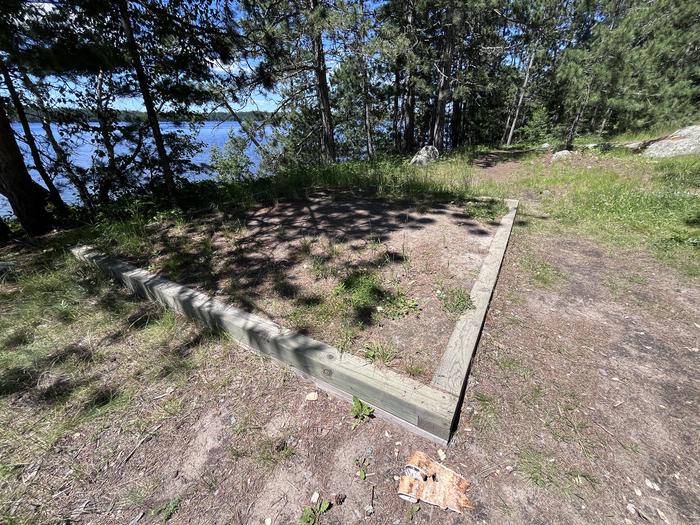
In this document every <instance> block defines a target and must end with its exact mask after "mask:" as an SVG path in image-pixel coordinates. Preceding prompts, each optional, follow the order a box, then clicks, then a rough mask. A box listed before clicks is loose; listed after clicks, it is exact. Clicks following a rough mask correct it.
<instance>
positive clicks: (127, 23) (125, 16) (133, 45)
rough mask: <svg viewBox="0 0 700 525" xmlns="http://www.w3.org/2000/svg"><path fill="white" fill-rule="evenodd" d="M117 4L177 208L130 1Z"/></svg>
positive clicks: (167, 190) (149, 121)
mask: <svg viewBox="0 0 700 525" xmlns="http://www.w3.org/2000/svg"><path fill="white" fill-rule="evenodd" d="M117 4H118V5H119V14H120V18H121V24H122V28H123V29H124V34H125V35H126V41H127V46H128V48H129V55H130V56H131V62H132V65H133V66H134V70H135V71H136V79H137V80H138V83H139V89H140V90H141V97H142V98H143V105H144V106H145V107H146V115H147V116H148V124H149V126H150V127H151V132H152V133H153V142H155V144H156V150H157V151H158V159H159V161H160V168H161V170H162V171H163V179H164V180H165V191H166V192H167V194H168V198H169V199H170V203H171V204H172V206H173V207H176V206H177V202H176V201H175V179H174V178H173V172H172V170H171V169H170V160H169V159H168V152H167V151H166V150H165V143H164V142H163V135H162V133H161V131H160V122H159V121H158V113H157V112H156V107H155V104H154V103H153V97H152V95H151V88H150V85H149V82H148V76H147V75H146V70H145V69H144V67H143V62H142V61H141V53H140V51H139V46H138V43H137V42H136V38H135V37H134V30H133V28H132V26H131V17H130V14H129V5H128V0H117Z"/></svg>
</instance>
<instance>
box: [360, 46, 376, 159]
mask: <svg viewBox="0 0 700 525" xmlns="http://www.w3.org/2000/svg"><path fill="white" fill-rule="evenodd" d="M362 102H363V104H364V109H365V111H364V113H365V136H366V142H367V158H369V159H373V158H374V153H375V152H374V137H373V133H372V113H371V111H370V110H371V108H370V104H369V80H368V78H367V63H366V62H365V61H364V58H363V60H362Z"/></svg>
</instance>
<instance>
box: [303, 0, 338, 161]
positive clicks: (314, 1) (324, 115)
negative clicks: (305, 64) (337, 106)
mask: <svg viewBox="0 0 700 525" xmlns="http://www.w3.org/2000/svg"><path fill="white" fill-rule="evenodd" d="M309 7H310V8H311V10H312V11H313V10H315V9H317V8H318V0H309ZM311 40H312V45H313V52H314V74H315V75H316V92H317V94H318V103H319V105H320V106H321V153H322V154H323V157H324V160H325V161H326V162H335V136H334V131H333V113H332V111H331V98H330V89H329V87H328V76H327V68H326V55H325V52H324V50H323V34H322V33H321V31H316V33H315V34H314V35H313V37H312V39H311Z"/></svg>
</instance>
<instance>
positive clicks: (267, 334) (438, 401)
mask: <svg viewBox="0 0 700 525" xmlns="http://www.w3.org/2000/svg"><path fill="white" fill-rule="evenodd" d="M71 252H72V253H73V255H74V256H75V257H76V258H78V259H79V260H82V261H85V262H88V263H92V264H95V265H96V266H98V267H99V268H101V269H103V270H106V271H107V272H109V273H110V274H111V275H112V276H113V277H115V278H116V279H117V280H118V281H120V282H121V283H122V284H123V285H125V286H126V287H127V288H129V289H130V290H132V291H133V292H134V293H136V294H138V295H141V296H142V297H146V298H148V299H150V300H153V301H156V302H158V303H160V304H162V305H163V306H165V307H168V308H170V309H172V310H174V311H176V312H177V313H179V314H182V315H184V316H186V317H189V318H191V319H193V320H195V321H199V322H201V323H203V324H205V325H207V326H208V327H210V328H212V329H220V330H224V331H226V332H227V333H228V334H230V335H231V336H232V337H233V338H234V340H236V341H237V342H238V343H239V344H240V345H242V346H243V347H245V348H247V349H249V350H252V351H254V352H256V353H259V354H262V355H266V356H269V357H271V358H273V359H275V360H276V361H278V362H281V363H282V364H284V365H286V366H289V367H291V368H292V369H293V370H294V371H295V372H297V373H299V374H300V375H301V376H302V377H305V378H307V379H311V380H313V381H314V382H315V383H316V384H318V385H319V387H321V388H323V389H324V390H327V391H329V392H330V393H331V394H333V395H335V396H337V397H340V398H342V399H348V400H351V399H352V396H353V395H355V396H357V397H359V398H360V399H362V400H363V401H365V402H366V403H368V404H370V405H371V406H372V407H374V408H375V411H376V412H377V414H378V415H379V416H380V417H381V416H385V417H387V418H388V419H390V420H392V421H393V422H399V423H401V424H402V425H403V426H405V427H406V428H408V429H410V430H412V431H414V432H416V433H417V434H419V435H422V436H424V437H429V438H430V439H432V440H434V441H437V442H439V443H446V442H447V441H448V440H449V437H450V431H451V427H452V421H453V419H454V415H455V412H456V411H457V406H458V401H459V400H458V398H457V397H456V396H454V395H452V394H450V393H447V392H442V391H439V390H437V389H435V388H432V387H431V386H429V385H425V384H422V383H419V382H417V381H415V380H413V379H410V378H407V377H404V376H402V375H400V374H398V373H397V372H394V371H392V370H390V369H386V368H382V369H380V368H379V367H377V366H375V365H373V364H371V363H370V362H369V361H366V360H364V359H361V358H359V357H357V356H354V355H352V354H346V353H342V352H340V351H339V350H338V349H336V348H334V347H331V346H329V345H326V344H325V343H322V342H320V341H316V340H314V339H311V338H310V337H307V336H304V335H302V334H299V333H298V332H295V331H292V330H288V329H286V328H284V327H282V326H280V325H278V324H276V323H274V322H272V321H269V320H267V319H263V318H261V317H258V316H256V315H254V314H251V313H249V312H245V311H243V310H241V309H238V308H235V307H233V306H230V305H227V304H225V303H223V302H221V301H219V300H217V299H214V298H212V297H210V296H208V295H206V294H204V293H201V292H198V291H196V290H193V289H191V288H188V287H185V286H181V285H179V284H177V283H173V282H172V281H168V280H167V279H164V278H162V277H159V276H157V275H155V274H153V273H150V272H147V271H145V270H142V269H139V268H136V267H134V266H132V265H130V264H128V263H126V262H124V261H120V260H118V259H114V258H112V257H109V256H107V255H105V254H103V253H100V252H98V251H96V250H95V249H93V248H92V247H89V246H78V247H75V248H72V249H71Z"/></svg>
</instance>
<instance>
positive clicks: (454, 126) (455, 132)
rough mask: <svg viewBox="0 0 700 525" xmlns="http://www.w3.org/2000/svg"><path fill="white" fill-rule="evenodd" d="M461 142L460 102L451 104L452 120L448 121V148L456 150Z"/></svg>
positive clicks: (455, 101) (456, 101)
mask: <svg viewBox="0 0 700 525" xmlns="http://www.w3.org/2000/svg"><path fill="white" fill-rule="evenodd" d="M461 142H462V101H461V100H454V101H453V102H452V118H451V119H450V146H451V147H452V148H456V147H457V146H459V145H460V144H461Z"/></svg>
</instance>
